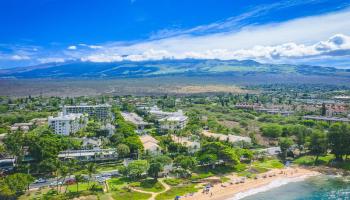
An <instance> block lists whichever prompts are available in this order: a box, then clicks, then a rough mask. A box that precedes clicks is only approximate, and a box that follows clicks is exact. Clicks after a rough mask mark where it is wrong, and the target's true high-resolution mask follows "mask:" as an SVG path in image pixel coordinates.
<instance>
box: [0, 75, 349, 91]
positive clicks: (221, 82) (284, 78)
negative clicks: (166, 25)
mask: <svg viewBox="0 0 350 200" xmlns="http://www.w3.org/2000/svg"><path fill="white" fill-rule="evenodd" d="M349 82H350V78H347V77H332V76H313V75H309V76H302V75H273V74H260V75H233V74H231V75H216V76H214V75H213V76H180V75H179V76H164V77H150V78H124V79H90V80H89V79H18V80H17V79H0V95H6V96H28V95H31V96H38V95H43V96H97V95H106V94H109V95H138V96H143V95H163V94H173V95H191V94H198V93H202V94H213V93H214V94H217V93H256V92H257V91H247V90H244V89H242V88H240V87H239V86H246V85H258V84H273V83H283V84H304V83H305V84H325V83H327V84H332V85H346V84H348V83H349Z"/></svg>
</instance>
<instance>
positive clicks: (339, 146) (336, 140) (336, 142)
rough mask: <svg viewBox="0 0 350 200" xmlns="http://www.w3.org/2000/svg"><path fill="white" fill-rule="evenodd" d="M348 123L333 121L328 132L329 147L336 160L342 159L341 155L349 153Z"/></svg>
mask: <svg viewBox="0 0 350 200" xmlns="http://www.w3.org/2000/svg"><path fill="white" fill-rule="evenodd" d="M349 138H350V128H349V125H346V124H340V123H334V124H332V125H331V126H330V128H329V132H328V141H329V148H330V149H331V150H332V153H334V155H335V158H336V160H338V161H342V160H343V156H344V155H347V154H349V153H350V152H349V148H350V139H349Z"/></svg>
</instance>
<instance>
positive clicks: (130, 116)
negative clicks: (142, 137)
mask: <svg viewBox="0 0 350 200" xmlns="http://www.w3.org/2000/svg"><path fill="white" fill-rule="evenodd" d="M121 115H122V116H123V118H124V119H125V121H128V122H131V123H133V124H135V125H136V126H137V128H138V129H140V130H143V129H144V128H145V126H147V125H148V123H147V122H145V121H144V120H143V118H142V117H140V116H139V115H137V114H136V113H130V112H122V113H121Z"/></svg>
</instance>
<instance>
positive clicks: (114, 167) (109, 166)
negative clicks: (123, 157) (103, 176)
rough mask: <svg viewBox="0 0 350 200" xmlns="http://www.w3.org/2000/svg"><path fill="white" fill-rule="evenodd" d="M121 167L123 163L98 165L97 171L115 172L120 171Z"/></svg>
mask: <svg viewBox="0 0 350 200" xmlns="http://www.w3.org/2000/svg"><path fill="white" fill-rule="evenodd" d="M121 166H122V164H121V163H113V164H104V165H97V167H96V170H97V171H98V172H105V171H113V170H117V169H119V168H120V167H121Z"/></svg>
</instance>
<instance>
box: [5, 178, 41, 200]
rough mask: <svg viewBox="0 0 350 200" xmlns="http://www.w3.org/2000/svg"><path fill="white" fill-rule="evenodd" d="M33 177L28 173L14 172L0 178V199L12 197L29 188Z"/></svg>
mask: <svg viewBox="0 0 350 200" xmlns="http://www.w3.org/2000/svg"><path fill="white" fill-rule="evenodd" d="M33 181H34V178H33V177H32V176H31V175H29V174H23V173H15V174H12V175H8V176H6V177H5V178H2V179H0V199H8V198H14V197H16V196H17V195H19V194H22V193H23V191H26V190H27V189H28V188H29V185H30V184H31V183H32V182H33Z"/></svg>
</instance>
